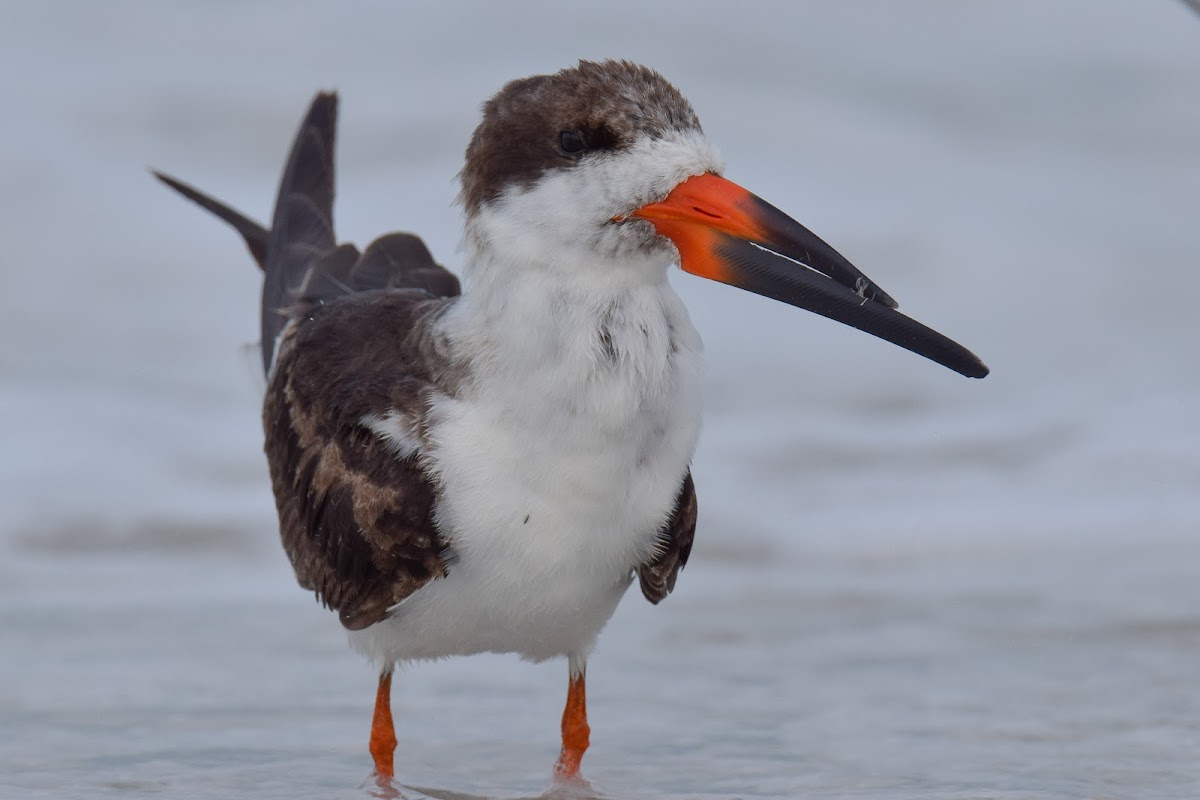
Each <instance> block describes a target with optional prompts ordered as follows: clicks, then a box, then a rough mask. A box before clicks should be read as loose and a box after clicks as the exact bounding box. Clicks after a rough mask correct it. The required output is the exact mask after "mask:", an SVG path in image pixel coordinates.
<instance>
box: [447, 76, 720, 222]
mask: <svg viewBox="0 0 1200 800" xmlns="http://www.w3.org/2000/svg"><path fill="white" fill-rule="evenodd" d="M699 129H700V120H699V119H697V118H696V112H695V111H693V110H692V106H691V104H690V103H688V101H687V100H686V99H684V97H683V95H682V94H680V93H679V90H678V89H676V88H675V87H674V86H672V85H671V84H670V83H669V82H667V79H666V78H664V77H663V76H662V75H659V74H658V73H657V72H655V71H654V70H652V69H649V68H647V67H643V66H641V65H639V64H634V63H632V62H629V61H600V62H596V61H580V62H579V66H577V67H572V68H570V69H564V70H562V71H561V72H557V73H555V74H553V75H535V76H533V77H531V78H522V79H520V80H515V81H512V82H510V83H509V84H508V85H506V86H505V87H504V88H503V89H501V90H500V92H499V93H498V94H497V95H496V96H495V97H493V98H492V99H491V100H489V101H488V102H487V103H485V104H484V106H483V120H482V121H481V122H480V123H479V127H477V128H476V129H475V133H474V134H473V135H472V136H471V143H470V144H469V145H468V146H467V158H466V164H465V165H464V166H463V171H462V175H461V177H462V201H463V205H464V207H465V208H466V211H467V213H468V214H474V213H476V212H477V211H478V210H479V208H480V206H482V205H483V204H485V203H489V202H491V201H493V200H495V199H496V198H497V197H499V196H500V194H501V193H503V192H504V191H505V190H506V189H507V188H508V187H510V186H519V187H523V188H528V187H529V186H531V185H533V184H534V183H536V182H537V181H538V179H539V178H541V177H542V175H544V174H545V173H546V172H548V171H550V170H552V169H569V168H570V167H571V166H573V165H574V164H576V163H578V162H579V160H580V159H581V158H583V157H586V156H587V155H588V154H590V153H595V152H600V151H613V150H620V149H622V148H625V147H628V146H629V145H631V144H632V143H633V142H634V141H635V140H636V139H637V138H638V137H641V136H647V137H650V138H654V139H657V138H661V137H662V136H663V135H664V134H665V133H667V132H668V131H676V130H699ZM564 133H567V134H569V135H568V136H567V137H566V138H565V140H564V137H563V134H564ZM575 134H579V137H580V138H581V140H582V142H583V145H584V149H583V150H582V151H580V150H578V149H577V147H578V140H577V137H576V136H575ZM564 142H565V144H566V145H567V146H566V147H564V146H563V145H564Z"/></svg>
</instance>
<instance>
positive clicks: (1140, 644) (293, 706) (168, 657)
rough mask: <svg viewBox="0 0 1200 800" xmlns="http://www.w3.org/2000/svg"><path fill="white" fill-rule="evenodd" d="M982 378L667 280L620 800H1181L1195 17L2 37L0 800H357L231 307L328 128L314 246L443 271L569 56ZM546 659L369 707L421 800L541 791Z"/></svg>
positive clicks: (1192, 374) (54, 23)
mask: <svg viewBox="0 0 1200 800" xmlns="http://www.w3.org/2000/svg"><path fill="white" fill-rule="evenodd" d="M604 57H623V58H631V59H634V60H637V61H640V62H643V63H646V64H648V65H650V66H653V67H655V68H657V69H659V70H660V71H662V72H663V73H664V74H665V75H666V76H667V77H668V78H669V79H671V80H672V81H673V82H674V83H676V84H677V85H678V86H679V87H680V88H681V89H682V90H683V92H684V93H685V94H686V95H687V96H688V97H689V98H690V99H691V100H692V102H693V104H694V105H695V107H696V109H697V111H698V113H699V115H700V117H701V120H702V121H703V123H704V126H705V129H706V131H707V132H708V133H709V134H710V136H711V137H712V138H713V139H714V140H715V141H716V142H717V143H718V144H719V145H720V146H721V148H722V150H723V153H724V155H725V158H726V160H727V162H728V170H727V175H728V176H729V177H730V178H732V179H733V180H735V181H738V182H739V183H741V184H743V185H745V186H747V187H748V188H750V189H751V190H753V191H755V192H756V193H758V194H760V195H761V196H763V197H764V198H767V199H768V200H770V201H771V202H772V203H773V204H775V205H777V206H779V207H781V208H783V209H784V210H786V211H788V212H789V213H791V214H792V215H794V216H795V217H796V218H797V219H799V220H801V221H802V222H804V223H805V224H806V225H808V226H809V227H811V228H812V229H814V230H815V231H816V232H818V233H819V234H820V235H822V236H823V237H825V238H826V239H828V240H829V241H831V242H832V243H833V244H834V245H835V246H836V247H838V248H839V249H840V250H841V251H842V252H843V253H844V254H845V255H847V256H848V257H849V258H850V259H851V260H852V261H853V262H854V263H855V264H856V265H858V266H859V267H860V268H862V269H863V270H864V271H865V272H866V273H867V274H869V275H870V276H871V277H872V278H874V279H875V280H877V281H878V282H879V283H880V284H881V285H882V286H883V287H884V288H885V289H886V290H887V291H888V292H889V293H891V294H892V295H894V296H895V297H897V298H898V299H899V300H900V301H901V304H902V307H903V309H904V310H905V311H906V312H907V313H909V314H910V315H912V316H915V317H917V318H918V319H920V320H922V321H924V322H926V323H927V324H929V325H931V326H933V327H935V328H937V329H939V330H941V331H943V332H945V333H946V334H948V335H950V336H951V337H953V338H956V339H958V340H959V341H961V342H963V343H964V344H966V345H967V346H969V347H971V348H972V349H974V350H975V351H976V352H977V353H979V354H980V355H981V356H982V357H983V358H984V360H985V361H987V362H988V364H989V365H990V366H991V367H992V369H993V375H992V376H991V377H989V378H987V379H986V380H985V381H982V382H975V381H967V380H965V379H962V378H960V377H958V376H956V375H953V374H952V373H950V372H949V371H946V370H943V369H941V368H939V367H937V366H935V365H932V364H930V363H928V362H925V361H923V360H921V359H919V358H917V357H915V356H912V355H911V354H908V353H905V352H903V351H901V350H899V349H897V348H894V347H891V346H889V345H886V344H884V343H882V342H879V341H877V340H874V339H871V338H870V337H867V336H865V335H863V334H861V333H858V332H856V331H853V330H851V329H849V328H845V327H842V326H838V325H835V324H833V323H831V322H829V321H827V320H823V319H819V318H817V317H815V316H812V315H805V314H803V313H801V312H798V311H796V310H795V309H791V308H788V307H785V306H782V305H776V304H772V303H770V302H768V301H766V300H763V299H761V298H757V297H754V296H751V295H748V294H743V293H739V292H735V291H733V290H730V289H727V288H725V287H721V286H719V285H716V284H712V283H707V282H704V281H701V280H700V279H697V278H693V277H691V276H687V275H683V274H676V275H673V281H674V283H675V285H676V287H677V288H678V290H679V292H680V293H681V294H682V295H683V297H684V299H685V300H686V301H687V303H688V304H689V307H690V308H691V310H692V315H693V318H694V321H695V323H696V326H697V327H698V328H699V329H700V331H701V333H702V335H703V336H704V339H705V342H706V345H707V352H708V364H709V378H708V395H707V415H706V423H705V426H706V427H705V433H704V437H703V441H702V443H701V447H700V451H699V453H698V454H697V456H696V462H695V474H696V481H697V486H698V492H699V499H700V507H701V519H700V527H699V531H698V542H697V545H696V550H695V553H694V556H693V562H692V564H691V565H689V567H688V569H687V570H686V572H685V573H684V575H683V576H682V578H681V580H680V583H679V587H678V589H677V592H676V594H675V595H673V596H672V597H671V598H670V600H668V601H667V602H665V603H664V604H663V605H662V606H660V607H657V608H652V607H650V606H649V605H648V604H646V603H644V602H643V601H642V600H641V599H640V598H639V597H635V596H633V595H630V597H629V598H627V600H626V602H625V603H624V604H623V606H622V608H621V610H620V611H619V612H618V614H617V616H616V618H615V619H614V621H613V623H612V624H611V625H610V627H609V629H608V630H607V631H606V633H605V635H604V636H603V637H602V639H601V642H600V646H599V648H598V650H597V653H596V655H595V656H594V657H593V660H592V665H591V670H590V672H589V695H590V698H589V699H590V700H591V719H592V725H593V748H592V750H591V751H590V752H589V755H588V758H587V760H586V761H585V763H584V769H585V772H586V773H587V774H588V775H589V776H590V777H591V778H592V779H593V781H595V783H596V785H597V787H598V788H600V789H602V790H603V791H604V792H606V793H607V795H608V796H612V797H622V798H668V797H670V798H676V797H704V798H708V797H711V798H730V797H739V798H741V797H746V798H795V797H828V798H844V797H864V798H866V797H871V798H984V797H987V798H1001V797H1002V798H1067V797H1073V798H1082V797H1088V798H1135V797H1136V798H1193V797H1196V796H1198V795H1200V767H1198V766H1197V764H1198V763H1200V759H1198V758H1197V756H1198V755H1200V694H1198V692H1197V688H1196V676H1197V674H1198V669H1200V581H1198V580H1197V565H1200V424H1197V421H1196V411H1197V408H1198V401H1200V370H1198V367H1200V356H1198V355H1197V339H1198V334H1200V322H1197V320H1196V317H1195V314H1194V311H1193V309H1194V305H1195V297H1196V296H1197V295H1198V294H1200V269H1198V268H1200V223H1198V219H1200V213H1198V212H1200V17H1198V16H1197V15H1196V14H1195V13H1194V12H1193V11H1191V10H1189V9H1188V8H1187V6H1186V5H1185V4H1184V3H1182V2H1172V0H1125V1H1124V2H1121V1H1120V0H975V1H974V2H969V3H967V2H954V1H953V0H896V1H895V2H881V1H880V0H876V1H875V2H867V0H842V1H841V2H838V3H834V2H815V1H813V2H790V3H774V4H772V3H755V2H741V3H736V4H716V3H713V4H703V3H696V2H690V3H685V2H667V3H654V4H649V3H625V2H606V3H599V4H587V5H586V6H585V5H583V4H579V5H575V4H567V3H561V2H559V3H537V2H512V3H503V4H501V3H495V4H486V5H485V4H483V3H479V4H461V3H437V4H434V3H405V4H401V3H384V2H357V3H353V4H351V3H343V4H333V3H329V4H320V5H317V4H311V3H296V2H283V1H282V0H279V1H278V2H241V3H234V2H214V3H207V4H198V3H197V4H183V3H167V2H150V1H149V0H147V1H146V2H109V3H88V2H83V1H82V0H79V1H77V2H70V1H68V0H48V1H47V2H40V3H9V4H5V5H4V13H3V25H2V26H0V68H2V74H3V75H4V76H5V78H4V81H3V83H2V84H0V189H2V191H0V210H2V212H3V213H0V241H2V242H3V248H4V249H3V252H4V256H3V262H2V264H0V269H2V270H3V272H2V274H3V291H2V292H0V420H2V422H0V425H2V426H3V430H2V439H0V441H2V442H3V445H2V446H0V499H2V505H0V508H2V509H3V515H2V517H0V720H3V723H2V724H0V797H5V798H7V797H12V798H36V797H53V798H64V797H89V798H94V797H136V796H141V795H155V796H169V797H231V796H239V797H255V798H257V797H264V798H265V797H289V798H290V797H296V798H308V797H313V798H315V797H321V798H328V797H346V798H354V797H362V796H365V792H364V790H362V789H361V788H359V785H360V784H361V783H362V781H363V779H364V778H365V777H366V775H367V772H368V770H369V757H368V755H367V752H366V740H367V732H368V727H369V723H370V706H371V701H372V697H373V695H372V692H373V686H374V676H373V675H372V672H371V670H370V669H369V668H367V667H366V665H365V664H364V663H362V662H360V660H359V659H358V657H357V656H355V655H353V654H352V653H350V652H349V651H348V649H346V648H345V645H344V641H343V635H342V633H341V631H340V627H339V626H338V624H337V623H336V620H335V619H334V617H333V616H332V615H331V614H329V613H328V612H324V611H322V610H321V609H320V608H319V607H318V606H317V605H316V604H315V603H314V602H313V601H312V599H311V597H309V596H307V595H306V594H305V593H304V592H301V591H300V590H298V589H297V588H296V586H295V585H294V581H293V578H292V576H291V574H290V571H289V568H288V565H287V563H286V559H285V558H284V557H283V555H282V552H281V550H280V548H279V546H278V544H277V541H276V532H275V519H274V508H273V503H272V500H271V497H270V490H269V485H268V482H267V477H266V469H265V462H264V459H263V456H262V454H261V432H260V427H259V418H258V404H259V400H260V395H261V390H262V381H261V378H260V377H259V375H258V373H257V366H256V362H257V356H256V355H255V353H254V339H255V336H256V331H257V319H256V314H257V304H258V291H259V275H258V272H257V270H256V269H255V268H254V266H253V264H252V262H251V260H250V258H249V256H248V255H247V254H246V252H245V250H244V249H243V247H242V245H241V244H240V242H239V240H238V239H237V238H236V236H235V235H234V234H233V233H232V232H231V231H229V230H227V229H225V228H224V227H223V226H222V225H221V224H220V223H218V222H216V221H214V220H213V219H211V218H209V217H207V216H205V215H204V214H203V213H202V212H200V211H198V210H197V209H195V208H193V207H191V206H190V205H188V204H186V203H185V202H184V201H182V200H180V199H179V198H177V197H174V196H172V195H171V194H170V193H168V192H167V190H165V189H164V188H163V187H161V186H159V185H158V184H157V183H155V182H154V181H153V180H152V179H151V178H150V177H149V176H148V174H147V172H146V168H147V166H153V167H157V168H160V169H164V170H166V171H168V172H171V173H173V174H175V175H178V176H179V177H181V178H183V179H185V180H188V181H191V182H194V183H195V184H197V185H198V186H200V187H201V188H203V189H205V190H207V191H211V192H212V193H214V194H215V195H216V196H218V197H220V198H222V199H224V200H227V201H229V202H230V203H231V204H232V205H234V206H235V207H238V208H240V209H242V210H243V211H246V212H247V213H249V214H250V215H251V216H254V217H257V218H259V219H266V218H267V217H268V215H269V210H270V204H271V202H272V200H273V195H274V190H275V182H276V180H277V178H278V173H279V170H280V168H281V165H282V160H283V157H284V155H285V152H286V149H287V147H288V145H289V141H290V137H291V135H292V133H293V131H294V126H295V125H296V123H297V122H298V120H299V118H300V115H301V114H302V113H303V111H304V108H305V105H306V103H307V102H308V100H309V98H310V97H311V95H312V94H313V92H314V91H316V90H317V89H321V88H335V89H338V90H339V91H340V92H341V93H342V125H341V129H340V142H339V159H338V165H339V170H340V173H339V188H340V196H339V200H338V205H337V214H338V224H339V231H340V234H341V236H342V237H343V238H345V239H348V240H353V241H357V242H359V243H365V242H366V241H368V240H369V239H370V238H372V237H373V236H375V235H377V234H379V233H381V232H383V231H385V230H392V229H406V230H412V231H416V232H418V233H420V235H422V236H423V237H424V238H425V240H426V242H427V243H428V244H429V246H430V248H431V249H432V250H433V252H434V254H435V256H436V257H438V258H439V259H440V260H441V261H442V262H443V263H446V264H447V265H448V266H451V267H452V268H457V265H458V263H459V261H458V259H459V257H460V255H459V253H458V250H457V246H458V241H459V236H460V228H459V225H460V218H459V210H458V208H457V207H456V206H454V197H455V194H456V191H457V185H456V182H455V180H454V176H455V174H456V173H457V171H458V169H459V168H460V166H461V157H462V151H463V149H464V147H465V145H466V142H467V139H468V137H469V136H470V133H471V131H472V129H473V127H474V125H475V123H476V121H477V118H478V109H479V106H480V104H481V103H482V102H483V101H484V100H485V99H486V98H488V97H489V96H490V95H491V94H492V93H494V92H495V91H496V90H497V89H498V88H499V87H500V86H501V85H502V84H503V83H504V82H505V81H507V80H508V79H511V78H514V77H520V76H524V75H528V74H533V73H538V72H546V71H554V70H557V69H560V68H562V67H564V66H568V65H570V64H572V63H574V61H576V60H577V59H579V58H604ZM564 688H565V668H564V667H563V665H562V664H548V665H540V666H531V665H526V664H521V663H519V662H517V661H516V660H515V659H512V658H505V657H485V658H475V659H466V660H459V661H454V662H447V663H442V664H434V665H423V666H417V667H414V668H412V669H411V670H408V671H406V672H404V673H403V674H401V675H400V676H399V677H398V678H397V680H396V684H395V710H396V715H397V729H398V735H399V738H400V748H399V751H398V753H397V764H398V773H399V775H400V778H401V780H402V781H404V782H405V783H407V784H409V785H411V786H414V787H422V788H420V789H412V790H410V792H411V794H412V796H413V797H423V796H431V797H461V796H463V795H461V794H453V793H465V794H466V795H470V796H486V797H505V798H511V797H516V796H527V795H531V794H537V793H538V792H541V791H543V790H544V788H545V786H546V784H547V782H548V777H549V768H550V765H551V763H552V761H553V758H554V755H555V754H556V750H557V741H558V740H557V725H558V715H559V713H560V710H561V702H562V697H563V691H564Z"/></svg>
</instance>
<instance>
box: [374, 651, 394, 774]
mask: <svg viewBox="0 0 1200 800" xmlns="http://www.w3.org/2000/svg"><path fill="white" fill-rule="evenodd" d="M395 752H396V729H395V727H394V726H393V725H392V668H391V667H388V668H387V669H385V670H384V671H383V672H382V673H380V675H379V690H378V691H377V692H376V693H375V717H374V718H373V719H372V720H371V755H372V756H374V758H375V774H376V775H377V776H379V777H381V778H391V777H392V776H393V775H394V774H395V771H394V770H393V767H392V755H393V754H394V753H395Z"/></svg>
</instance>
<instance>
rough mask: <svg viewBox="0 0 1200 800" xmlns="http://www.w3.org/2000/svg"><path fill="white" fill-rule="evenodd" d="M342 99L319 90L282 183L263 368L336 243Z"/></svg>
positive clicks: (267, 283) (270, 261)
mask: <svg viewBox="0 0 1200 800" xmlns="http://www.w3.org/2000/svg"><path fill="white" fill-rule="evenodd" d="M337 106H338V100H337V95H336V94H334V93H333V92H319V93H318V94H317V96H316V97H314V98H313V101H312V104H311V105H310V106H309V107H308V113H307V114H305V115H304V120H303V121H302V122H301V123H300V129H299V130H298V131H297V132H296V139H295V141H294V142H293V143H292V151H291V153H290V154H289V155H288V159H287V164H286V166H284V168H283V178H282V179H281V180H280V181H279V194H278V196H277V197H276V199H275V214H274V216H273V217H272V219H271V236H270V240H269V243H268V246H267V264H266V278H265V280H264V281H263V293H262V356H263V369H264V370H269V369H270V366H271V359H272V357H273V355H274V352H273V351H274V347H275V338H276V337H277V336H278V335H279V332H280V331H282V330H283V327H284V325H286V324H287V321H288V313H289V311H290V310H291V309H292V308H293V307H294V306H295V304H296V301H297V300H302V301H311V300H314V299H316V298H311V297H306V296H305V295H304V294H302V293H301V291H302V288H303V287H305V286H306V285H312V284H313V283H314V282H313V281H310V280H307V277H306V276H307V275H308V272H309V269H311V268H312V267H313V266H315V265H314V261H315V260H316V257H317V256H318V255H319V254H321V253H324V252H325V251H327V250H330V249H332V248H333V247H334V246H336V244H337V239H336V237H335V235H334V229H333V193H334V186H333V182H334V170H333V152H334V145H335V142H336V134H337Z"/></svg>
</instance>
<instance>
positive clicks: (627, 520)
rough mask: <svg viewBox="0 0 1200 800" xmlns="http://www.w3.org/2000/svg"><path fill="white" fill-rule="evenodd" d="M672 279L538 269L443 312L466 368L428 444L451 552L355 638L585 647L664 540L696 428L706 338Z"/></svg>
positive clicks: (414, 651)
mask: <svg viewBox="0 0 1200 800" xmlns="http://www.w3.org/2000/svg"><path fill="white" fill-rule="evenodd" d="M662 278H663V279H662V280H654V281H648V282H639V283H638V284H637V285H633V286H630V285H624V286H616V285H613V286H611V288H610V289H609V290H605V289H604V287H602V286H597V285H593V286H590V287H586V286H585V287H581V286H580V282H579V281H578V280H570V281H562V282H559V281H554V280H552V279H550V278H548V277H547V276H546V275H544V274H542V275H528V276H526V277H525V278H524V279H523V285H520V286H515V285H510V286H507V287H506V290H505V291H504V293H503V294H504V297H503V302H495V301H496V300H497V298H495V297H491V298H490V300H491V301H492V302H487V301H488V300H489V298H488V295H487V292H486V291H482V290H480V291H477V292H476V293H475V295H474V296H473V297H472V301H468V300H467V299H466V298H464V299H463V301H462V302H460V304H459V307H457V308H455V309H454V310H453V311H452V312H451V313H450V314H448V315H447V316H446V317H445V318H444V320H443V323H442V324H443V325H444V328H445V333H446V335H447V336H448V337H449V338H450V339H451V341H452V342H456V343H457V345H456V346H457V347H459V348H460V351H461V352H460V355H461V356H463V357H465V359H466V360H467V362H468V363H469V364H470V373H471V378H470V380H469V381H468V382H467V383H466V384H465V385H464V386H463V387H462V388H461V390H460V391H459V392H458V393H457V396H455V397H450V396H443V397H440V398H438V399H437V400H436V401H435V402H434V405H433V408H432V412H431V415H430V418H429V420H430V426H429V428H428V431H429V436H428V441H427V445H426V452H425V454H424V455H425V458H426V463H427V464H429V465H430V466H431V467H432V469H433V471H435V472H436V474H437V476H438V478H439V480H440V483H441V487H442V493H441V500H440V502H439V505H438V510H437V514H438V523H439V528H440V530H441V531H442V532H443V534H444V535H445V536H446V537H447V538H448V539H449V541H450V545H451V548H452V549H453V552H454V554H455V560H454V561H453V562H452V564H451V565H450V568H449V574H448V575H447V577H446V578H444V579H439V580H436V581H433V582H432V583H430V584H428V585H427V586H425V587H423V588H422V589H420V590H419V591H418V592H416V593H415V594H414V595H412V596H411V597H410V598H408V599H407V600H405V601H404V602H403V603H401V604H400V605H399V606H398V607H397V608H396V609H395V610H394V612H393V615H392V617H391V618H390V619H389V620H387V621H385V622H382V623H379V624H376V625H374V626H372V627H371V628H368V629H367V630H365V631H361V632H357V633H355V634H352V636H351V638H352V643H353V644H355V646H356V647H357V648H358V649H360V650H363V651H364V652H366V653H367V654H368V655H371V656H372V657H374V658H375V659H376V660H377V661H388V660H400V661H402V660H408V659H419V658H439V657H444V656H447V655H457V654H469V653H477V652H488V651H491V652H516V653H519V654H520V655H522V656H523V657H525V658H529V659H532V660H542V659H546V658H551V657H554V656H559V655H570V656H577V657H578V656H586V654H587V651H588V650H590V648H591V646H592V644H593V643H594V641H595V638H596V636H597V635H598V634H599V632H600V629H601V628H602V627H603V626H604V624H605V623H606V622H607V621H608V619H609V617H610V616H611V615H612V612H613V611H614V610H615V608H616V605H617V603H618V602H619V600H620V598H621V596H622V595H623V594H624V592H625V590H626V589H627V588H628V586H629V583H630V578H631V571H632V570H633V568H634V567H636V566H637V565H638V564H640V563H643V562H644V561H646V560H647V559H648V558H649V557H651V556H652V554H653V552H654V547H655V543H656V540H657V536H658V533H659V531H660V529H661V527H662V525H663V524H664V523H665V522H666V520H667V518H668V517H669V515H670V513H671V512H672V510H673V509H674V504H675V500H676V496H677V493H678V491H679V488H680V485H681V483H682V480H683V476H684V474H685V472H686V470H687V467H688V463H689V461H690V460H691V457H692V453H693V451H694V449H695V445H696V439H697V436H698V433H699V426H700V388H701V387H700V382H701V369H702V366H701V345H700V340H699V336H698V335H697V333H696V331H695V329H694V328H693V327H692V325H691V322H690V320H689V319H688V316H687V312H686V310H685V309H684V307H683V305H682V303H681V301H680V300H679V298H678V296H677V295H676V294H675V293H674V292H673V291H672V290H671V288H670V286H669V285H668V284H667V283H666V281H665V276H662ZM517 280H522V279H521V278H514V281H517ZM476 298H479V300H476Z"/></svg>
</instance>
